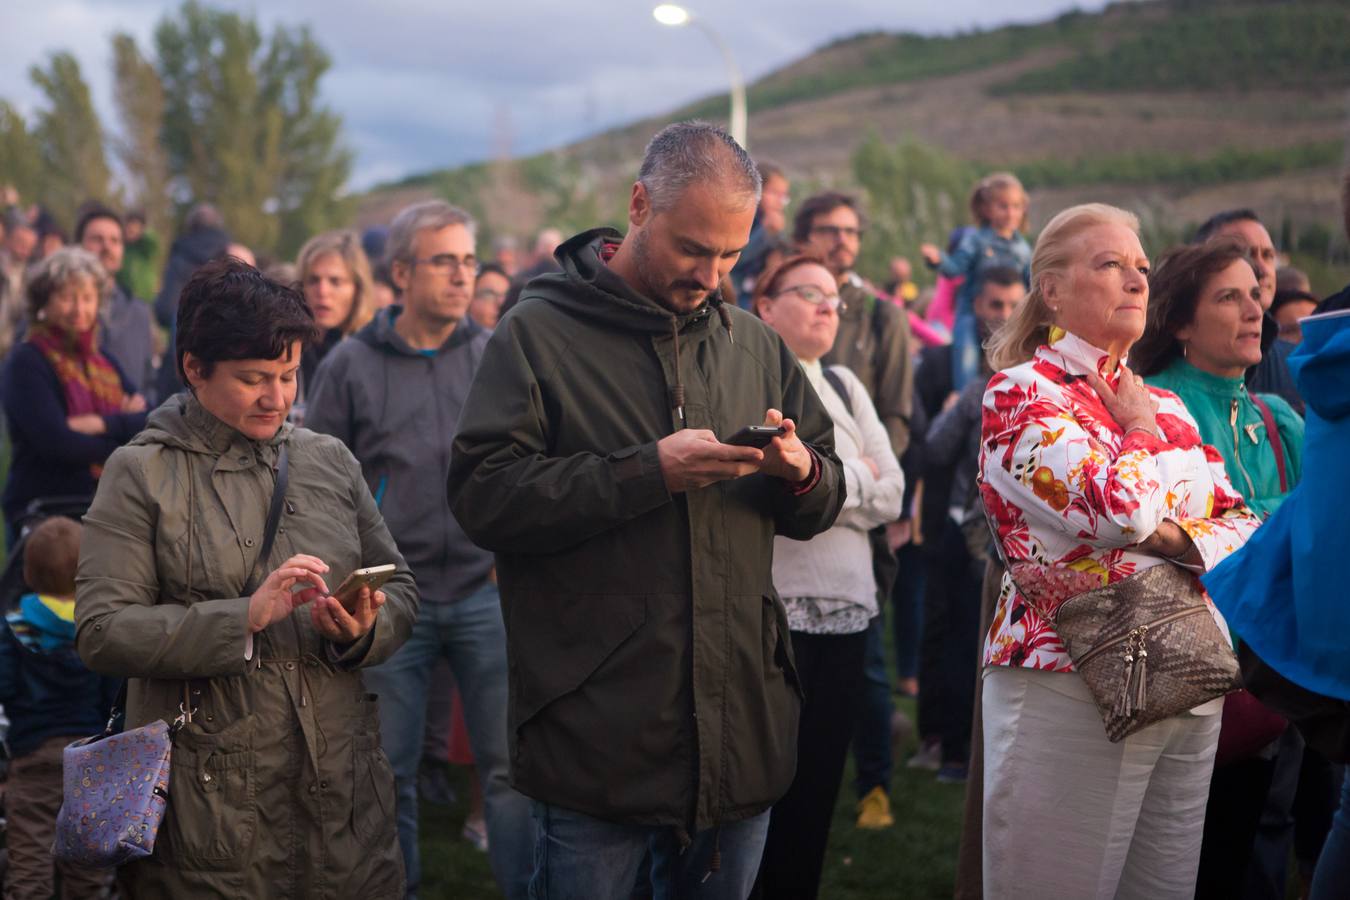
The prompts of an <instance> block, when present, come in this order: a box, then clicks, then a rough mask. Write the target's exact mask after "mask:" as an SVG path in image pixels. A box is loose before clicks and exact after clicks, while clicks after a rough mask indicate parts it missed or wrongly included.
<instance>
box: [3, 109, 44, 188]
mask: <svg viewBox="0 0 1350 900" xmlns="http://www.w3.org/2000/svg"><path fill="white" fill-rule="evenodd" d="M42 176H43V169H42V151H41V149H40V148H39V147H38V142H37V138H35V137H34V136H33V134H32V132H30V131H29V130H28V123H27V122H25V121H24V118H23V116H22V115H20V114H19V111H18V110H17V109H15V108H14V107H13V106H11V105H10V104H9V103H8V102H7V101H5V100H0V188H3V187H5V186H9V187H13V188H14V189H15V190H17V191H18V192H19V196H21V197H25V198H29V197H36V196H38V195H39V194H40V193H41V190H42Z"/></svg>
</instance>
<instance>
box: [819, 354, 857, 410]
mask: <svg viewBox="0 0 1350 900" xmlns="http://www.w3.org/2000/svg"><path fill="white" fill-rule="evenodd" d="M821 371H823V372H824V373H825V380H826V381H828V382H829V383H830V387H832V388H834V392H835V393H836V394H838V395H839V399H840V400H843V401H844V409H846V410H848V414H849V415H850V416H851V415H853V400H852V398H850V397H849V394H848V387H847V386H846V385H845V384H844V379H843V377H842V376H841V375H840V374H839V373H838V372H836V371H835V368H834V366H824V367H822V370H821Z"/></svg>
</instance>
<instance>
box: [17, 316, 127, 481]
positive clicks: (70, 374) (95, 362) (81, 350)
mask: <svg viewBox="0 0 1350 900" xmlns="http://www.w3.org/2000/svg"><path fill="white" fill-rule="evenodd" d="M95 333H96V329H90V330H89V331H87V332H85V333H84V334H79V335H72V334H71V333H70V332H68V331H66V330H65V329H64V328H61V327H60V326H57V325H53V324H51V323H50V322H36V323H34V325H33V327H31V328H30V329H28V342H29V343H30V344H32V345H33V346H34V347H37V348H38V350H40V351H42V356H43V358H44V359H46V360H47V363H48V364H49V365H50V366H51V367H52V370H53V371H55V372H56V379H57V380H58V381H60V382H61V392H62V394H63V395H64V396H65V399H66V415H67V416H79V415H84V414H86V413H93V414H95V415H100V416H105V415H114V414H116V413H120V412H121V411H122V400H123V398H124V397H125V394H124V393H123V391H122V379H121V377H120V376H119V375H118V374H117V369H116V368H114V367H113V364H112V363H110V362H108V358H107V357H106V356H104V355H103V354H102V353H100V352H99V350H98V345H97V344H96V343H95V340H94V338H95ZM102 468H103V467H102V466H94V467H93V471H94V477H95V478H97V477H98V475H99V472H100V470H101V469H102Z"/></svg>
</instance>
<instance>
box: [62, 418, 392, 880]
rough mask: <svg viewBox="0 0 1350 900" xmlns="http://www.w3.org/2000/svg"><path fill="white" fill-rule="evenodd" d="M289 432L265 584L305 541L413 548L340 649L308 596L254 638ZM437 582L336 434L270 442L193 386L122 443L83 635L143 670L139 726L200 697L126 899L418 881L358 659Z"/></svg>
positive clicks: (309, 545)
mask: <svg viewBox="0 0 1350 900" xmlns="http://www.w3.org/2000/svg"><path fill="white" fill-rule="evenodd" d="M283 443H284V444H287V445H288V446H289V450H288V457H289V463H288V468H289V487H288V489H287V491H286V502H285V506H284V508H283V513H282V516H281V526H280V527H279V528H278V529H277V535H276V542H275V544H274V545H273V548H272V553H271V556H270V558H269V559H267V560H263V561H259V562H258V564H257V565H256V573H255V577H256V579H257V581H259V582H261V581H262V579H264V578H266V576H267V575H268V573H270V572H271V571H272V570H273V569H275V568H276V567H277V566H278V565H279V564H280V563H282V562H284V561H285V560H287V559H289V558H290V557H291V556H293V555H295V554H296V553H308V554H312V555H314V556H317V557H319V558H320V559H322V560H324V561H325V562H326V563H328V565H329V567H330V569H329V572H328V574H327V575H326V577H325V579H324V580H325V582H327V584H328V586H329V588H330V589H335V588H336V586H337V584H338V583H339V582H340V581H341V579H342V578H344V577H346V575H347V573H348V572H350V571H351V570H352V569H355V568H358V567H362V566H372V565H380V564H384V563H394V564H396V565H397V566H398V571H397V573H396V575H395V577H394V579H393V580H392V581H390V582H389V583H388V584H386V585H385V586H384V588H383V590H384V592H385V595H386V597H387V600H386V602H385V605H384V606H383V607H381V608H380V611H379V613H378V615H377V616H376V619H375V625H374V627H373V628H372V629H371V630H370V631H369V632H368V633H367V634H366V635H365V636H364V637H363V638H361V639H360V640H358V641H357V642H356V643H354V644H352V645H350V646H348V647H345V648H340V647H338V646H337V645H334V644H333V643H331V642H329V641H328V640H327V639H326V638H323V637H322V636H321V635H320V634H319V633H318V632H317V631H316V630H315V629H314V626H313V623H312V622H311V620H310V611H309V608H308V607H300V608H299V609H297V610H296V611H295V612H294V613H292V615H291V616H290V617H289V618H287V619H284V620H282V621H280V622H277V623H276V624H274V625H272V626H271V627H269V628H267V629H265V630H264V631H262V632H260V633H259V634H257V635H254V640H253V642H252V648H251V650H252V653H251V656H250V657H248V658H246V652H247V644H248V605H249V598H248V597H246V596H240V595H241V594H242V593H243V589H244V585H245V582H246V580H247V579H248V576H249V573H250V571H251V570H253V569H254V568H255V565H254V563H255V560H256V559H257V556H258V553H259V551H260V547H261V544H262V538H263V532H264V530H265V524H266V519H267V511H268V507H269V505H270V501H271V497H272V490H273V487H274V486H275V483H276V478H275V470H274V468H273V467H274V466H275V465H276V462H277V457H278V453H279V448H280V447H281V445H282V444H283ZM416 614H417V589H416V587H415V586H414V584H413V579H412V573H411V572H410V571H409V570H408V567H407V564H406V563H404V561H403V557H402V556H401V555H400V554H399V552H398V548H397V547H395V546H394V542H393V540H392V539H391V538H390V537H389V531H388V530H387V529H386V528H385V526H384V520H383V519H381V518H380V514H379V511H378V510H377V509H376V508H375V502H374V500H373V499H372V498H371V496H370V491H369V489H368V488H367V487H366V483H365V480H364V479H363V478H362V477H361V472H360V468H359V466H358V465H357V463H356V460H355V459H353V458H352V455H351V454H350V453H349V452H348V451H347V448H345V447H344V446H342V444H341V443H340V442H339V441H338V440H337V439H335V438H331V437H328V436H325V435H319V434H315V433H314V432H312V431H307V430H306V429H303V428H293V427H292V426H291V425H289V424H285V425H283V426H282V427H281V428H280V429H279V430H278V432H277V434H276V436H275V437H274V438H273V439H272V440H270V441H252V440H249V439H247V438H245V437H244V436H243V435H242V434H240V433H239V432H238V431H236V430H235V429H234V428H232V427H230V426H229V425H227V424H225V423H224V422H222V421H221V420H219V419H217V418H215V417H214V416H212V415H211V414H210V413H209V412H207V411H206V410H205V409H204V408H203V407H202V406H201V404H200V403H198V402H197V401H196V400H195V399H194V398H192V397H191V396H190V395H187V394H180V395H179V396H177V397H174V398H172V399H171V400H169V402H168V403H166V404H165V405H164V406H162V407H160V408H159V409H158V410H156V411H155V412H154V413H153V414H152V415H151V416H150V420H149V423H148V424H147V427H146V429H145V430H144V431H142V432H141V433H140V434H139V435H138V436H137V437H136V438H135V439H133V440H132V442H131V443H130V444H128V445H127V446H125V447H122V448H120V449H119V450H117V451H116V452H114V453H113V455H112V456H111V457H109V459H108V463H107V466H106V468H105V469H104V471H103V476H102V478H101V479H100V480H99V486H98V493H97V495H96V496H95V497H94V502H93V505H92V506H91V507H90V508H89V513H88V515H87V516H86V517H85V520H84V534H83V539H82V541H81V546H80V568H79V575H78V578H77V581H76V601H75V621H76V627H77V633H76V646H77V648H78V650H79V652H80V656H81V657H82V658H83V659H84V661H85V664H86V665H88V666H89V668H90V669H92V670H94V671H95V672H99V673H101V674H104V675H113V676H117V677H123V678H127V679H129V683H128V696H127V728H136V727H139V726H141V725H144V724H146V723H148V722H152V721H154V720H156V719H164V720H165V721H168V722H172V721H173V720H174V718H175V717H176V716H177V715H178V711H179V705H180V703H182V702H183V699H184V687H185V686H187V689H188V690H189V692H190V694H189V696H190V697H191V702H192V704H193V706H195V707H196V713H195V715H194V716H193V721H192V723H191V724H188V725H186V726H185V727H184V728H183V729H182V730H181V731H180V732H179V733H178V734H177V735H176V736H175V737H174V740H173V755H172V757H171V762H170V778H169V797H168V809H167V811H166V813H165V816H164V820H163V822H162V823H161V824H160V829H159V832H158V835H157V838H156V842H155V851H154V854H153V855H151V856H149V857H147V858H145V859H141V860H137V861H136V862H133V863H129V864H127V865H125V866H122V867H121V868H120V869H119V870H118V872H119V878H120V880H121V884H122V887H123V893H124V895H125V896H129V897H135V898H137V900H159V898H163V900H169V898H173V900H181V898H187V897H232V898H233V897H238V898H244V897H247V898H250V900H251V898H280V897H286V898H352V900H357V898H361V900H366V898H402V897H403V892H404V887H403V861H402V860H403V858H402V855H401V854H400V853H399V848H398V838H397V834H396V832H395V825H394V822H395V819H394V779H393V772H392V771H391V770H390V768H389V763H388V760H387V759H386V758H385V755H384V751H383V750H381V749H380V729H379V718H378V715H377V710H376V705H375V697H374V695H373V694H367V693H366V691H365V688H364V686H363V685H362V681H361V675H360V672H359V671H358V670H359V668H360V667H362V666H369V665H374V664H376V663H379V662H382V661H383V660H385V659H388V658H389V656H390V655H392V654H393V652H394V651H395V650H396V649H398V647H399V646H400V645H401V644H402V643H403V642H404V640H406V639H407V636H408V634H409V633H410V632H411V630H412V624H413V621H414V619H415V617H416Z"/></svg>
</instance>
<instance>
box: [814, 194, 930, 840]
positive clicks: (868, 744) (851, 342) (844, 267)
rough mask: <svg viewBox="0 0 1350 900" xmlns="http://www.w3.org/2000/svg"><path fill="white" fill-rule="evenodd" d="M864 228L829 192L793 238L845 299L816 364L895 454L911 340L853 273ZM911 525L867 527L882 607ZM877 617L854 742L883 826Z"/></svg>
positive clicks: (894, 312) (902, 425)
mask: <svg viewBox="0 0 1350 900" xmlns="http://www.w3.org/2000/svg"><path fill="white" fill-rule="evenodd" d="M864 226H865V222H864V219H863V213H862V208H861V206H860V205H859V203H858V200H857V198H856V197H853V196H851V195H849V194H843V193H839V192H837V191H827V192H825V193H822V194H816V195H815V196H812V197H808V198H807V199H806V202H804V203H803V204H802V206H801V208H800V209H799V210H797V215H796V218H795V219H794V220H793V228H792V239H793V241H794V242H795V243H796V245H797V248H798V249H799V250H800V251H801V252H802V253H806V254H808V255H810V256H814V257H816V258H818V259H820V260H821V261H822V262H824V263H825V268H827V269H829V271H830V274H831V275H833V276H834V278H835V281H836V282H837V283H838V285H839V296H840V297H841V298H843V301H844V302H843V306H842V308H841V309H840V310H839V333H838V335H837V336H836V337H835V340H834V348H833V349H832V350H831V351H830V352H829V353H828V354H827V355H826V356H825V358H824V359H822V360H821V362H822V363H823V364H824V365H826V366H832V365H842V366H845V367H847V368H849V369H851V370H853V373H854V374H855V375H857V376H858V378H859V380H861V381H862V383H863V386H864V387H866V388H867V392H868V394H869V395H870V396H871V398H872V403H873V404H874V405H875V406H876V408H877V415H878V416H879V417H880V418H881V424H882V425H884V426H885V427H886V433H887V435H889V437H890V439H891V449H892V450H894V451H895V455H896V457H897V458H898V457H900V456H901V455H902V454H904V452H905V448H906V447H908V446H909V419H910V413H911V410H912V408H913V395H914V363H913V359H912V357H911V355H910V348H911V345H912V338H911V335H910V331H909V320H908V319H907V317H906V315H905V312H904V311H903V310H902V309H900V307H898V306H896V305H894V304H892V303H887V302H885V301H883V300H881V299H880V298H878V297H877V296H876V295H875V294H874V293H873V292H872V291H871V290H870V289H868V287H867V286H866V285H865V284H864V283H863V281H862V279H861V278H859V277H858V275H857V273H855V272H854V271H853V266H854V265H855V264H856V263H857V260H858V250H859V247H860V246H861V243H862V235H863V229H864ZM907 502H908V498H907ZM909 526H910V522H909V521H908V515H907V514H906V516H905V518H904V519H902V520H901V521H899V522H892V523H891V524H889V525H885V526H883V527H881V528H878V529H875V530H874V531H873V532H872V557H873V560H872V561H873V571H874V574H875V575H876V580H877V591H878V606H879V608H881V609H885V602H886V599H887V598H888V597H890V595H891V588H892V587H893V586H894V584H895V579H896V574H897V568H898V564H897V562H896V557H895V551H896V550H897V549H899V548H900V547H901V546H902V545H904V544H906V543H907V542H908V541H909ZM883 618H884V617H883V616H881V615H878V616H877V617H876V618H874V619H873V620H872V624H871V626H870V627H869V628H868V633H867V651H866V661H865V671H866V682H865V686H864V697H863V702H862V708H861V710H860V711H859V716H858V724H857V729H856V732H855V736H854V740H853V752H854V757H855V760H856V762H857V779H856V782H855V788H856V789H857V792H858V820H857V825H858V827H860V828H889V827H891V826H892V825H894V824H895V819H894V817H893V816H892V815H891V807H890V797H889V793H888V792H889V790H890V780H891V770H892V767H893V760H892V755H891V718H892V715H893V712H894V704H893V703H892V701H891V686H890V679H889V678H888V677H887V674H886V657H885V649H884V646H883V642H882V628H883V622H882V620H883Z"/></svg>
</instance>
